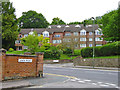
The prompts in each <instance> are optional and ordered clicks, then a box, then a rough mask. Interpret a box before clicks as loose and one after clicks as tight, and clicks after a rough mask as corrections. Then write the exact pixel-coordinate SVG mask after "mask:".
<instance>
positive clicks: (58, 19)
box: [51, 17, 66, 25]
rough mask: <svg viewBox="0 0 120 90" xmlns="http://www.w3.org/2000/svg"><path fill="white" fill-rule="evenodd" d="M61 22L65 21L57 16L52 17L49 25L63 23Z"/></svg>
mask: <svg viewBox="0 0 120 90" xmlns="http://www.w3.org/2000/svg"><path fill="white" fill-rule="evenodd" d="M63 24H66V23H65V22H64V21H63V20H61V19H60V18H58V17H56V18H53V19H52V23H51V25H63Z"/></svg>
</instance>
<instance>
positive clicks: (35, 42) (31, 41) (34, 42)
mask: <svg viewBox="0 0 120 90" xmlns="http://www.w3.org/2000/svg"><path fill="white" fill-rule="evenodd" d="M48 42H49V38H44V37H43V35H41V36H38V35H37V33H36V32H34V33H33V34H29V35H28V36H27V37H24V38H21V44H23V45H24V46H28V50H29V51H30V52H31V53H35V52H38V51H39V49H40V48H43V47H44V49H46V48H45V46H49V47H50V45H51V44H50V43H48ZM39 44H41V45H39ZM40 46H41V47H40Z"/></svg>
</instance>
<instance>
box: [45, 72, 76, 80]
mask: <svg viewBox="0 0 120 90" xmlns="http://www.w3.org/2000/svg"><path fill="white" fill-rule="evenodd" d="M44 74H46V75H54V76H59V77H67V78H71V79H76V77H73V76H66V75H59V74H52V73H44Z"/></svg>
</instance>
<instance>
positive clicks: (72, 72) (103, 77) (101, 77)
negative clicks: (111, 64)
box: [44, 65, 118, 87]
mask: <svg viewBox="0 0 120 90" xmlns="http://www.w3.org/2000/svg"><path fill="white" fill-rule="evenodd" d="M44 73H52V74H58V75H67V76H73V77H76V78H77V79H78V80H77V79H76V80H73V81H75V82H76V81H77V82H83V81H87V82H88V81H89V83H92V84H93V85H99V84H102V85H101V86H107V85H108V86H110V85H111V86H116V87H117V86H118V71H117V70H116V71H114V70H98V69H83V68H71V67H68V68H67V67H58V66H56V65H53V66H52V65H45V66H44Z"/></svg>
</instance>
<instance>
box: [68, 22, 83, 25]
mask: <svg viewBox="0 0 120 90" xmlns="http://www.w3.org/2000/svg"><path fill="white" fill-rule="evenodd" d="M71 24H81V22H70V23H69V24H68V25H71Z"/></svg>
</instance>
